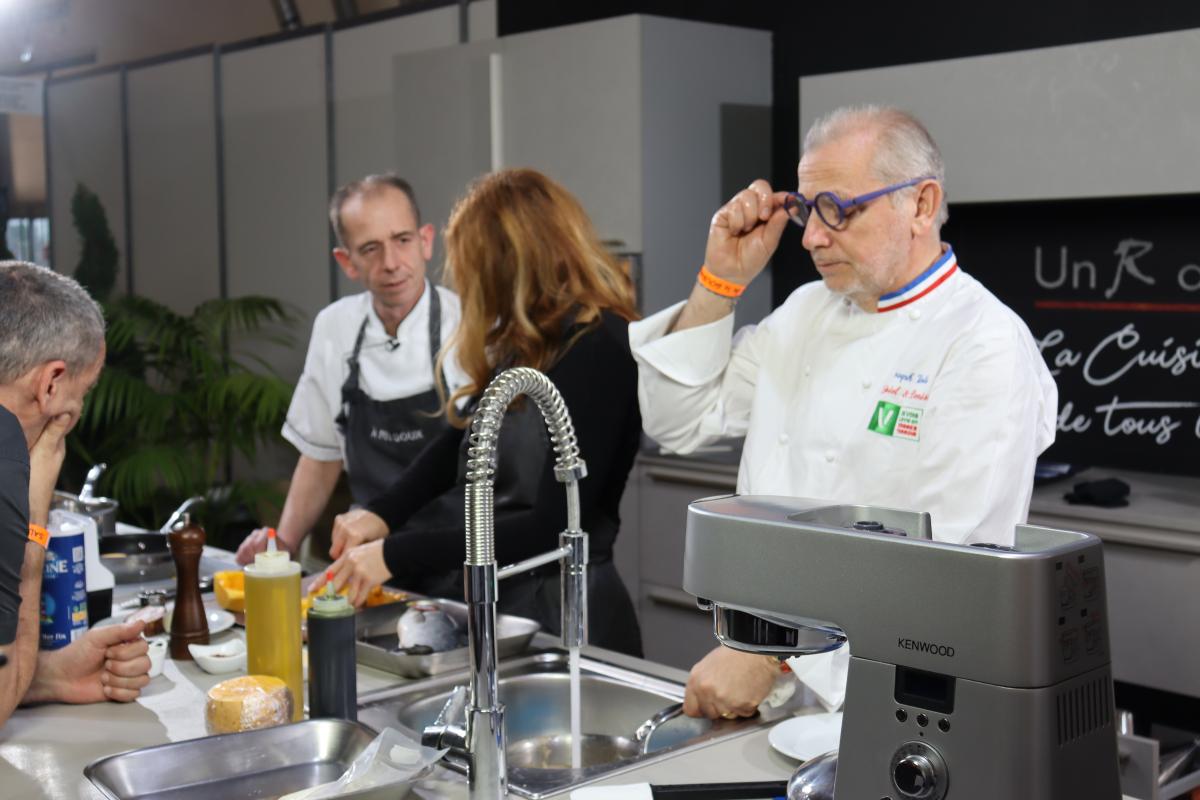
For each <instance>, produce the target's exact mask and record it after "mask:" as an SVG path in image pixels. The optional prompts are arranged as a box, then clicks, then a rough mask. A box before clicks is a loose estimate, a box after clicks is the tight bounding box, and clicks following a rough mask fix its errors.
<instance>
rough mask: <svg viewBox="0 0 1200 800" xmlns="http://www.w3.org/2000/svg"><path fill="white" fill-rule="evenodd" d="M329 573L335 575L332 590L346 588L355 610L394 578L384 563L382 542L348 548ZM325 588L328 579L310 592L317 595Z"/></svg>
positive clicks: (347, 597)
mask: <svg viewBox="0 0 1200 800" xmlns="http://www.w3.org/2000/svg"><path fill="white" fill-rule="evenodd" d="M326 573H327V574H328V573H333V588H334V589H335V590H336V591H339V592H340V591H341V590H342V587H343V586H344V587H346V599H347V600H349V601H350V602H351V603H352V604H353V605H354V607H355V608H362V607H363V604H364V603H366V602H367V596H368V595H369V594H370V593H371V590H372V589H374V588H375V587H376V586H379V585H380V584H381V583H383V582H384V581H386V580H387V579H388V578H390V577H392V573H391V572H390V571H389V570H388V568H387V564H386V563H384V560H383V539H376V540H375V541H373V542H367V543H366V544H361V545H359V546H358V547H352V548H349V549H348V550H346V551H345V552H344V553H342V556H341V558H339V559H338V560H337V561H335V562H333V564H332V565H331V566H330V567H329V568H328V569H327V570H326ZM324 585H325V580H324V579H321V580H320V581H319V582H318V583H316V584H314V585H313V588H312V589H310V590H309V591H310V592H316V591H318V590H320V589H321V588H323V587H324Z"/></svg>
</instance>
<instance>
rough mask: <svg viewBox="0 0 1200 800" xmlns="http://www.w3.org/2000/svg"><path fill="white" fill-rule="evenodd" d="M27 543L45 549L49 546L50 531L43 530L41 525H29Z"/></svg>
mask: <svg viewBox="0 0 1200 800" xmlns="http://www.w3.org/2000/svg"><path fill="white" fill-rule="evenodd" d="M29 541H31V542H33V543H34V544H40V545H41V546H42V547H46V546H48V545H49V544H50V531H48V530H46V529H45V528H43V527H42V526H41V525H34V524H33V523H32V522H31V523H29Z"/></svg>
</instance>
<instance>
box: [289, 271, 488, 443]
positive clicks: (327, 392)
mask: <svg viewBox="0 0 1200 800" xmlns="http://www.w3.org/2000/svg"><path fill="white" fill-rule="evenodd" d="M431 288H434V287H433V286H432V284H430V283H429V282H426V284H425V289H426V291H424V292H422V293H421V299H420V300H418V301H417V304H416V305H415V306H413V309H412V311H410V312H409V314H408V316H407V317H405V318H404V320H403V321H402V322H401V323H400V325H399V326H398V327H397V328H396V335H395V336H388V335H387V330H386V329H385V328H384V327H383V322H381V321H380V319H379V316H378V315H377V314H376V313H375V309H374V307H373V306H372V305H371V294H370V292H362V293H360V294H354V295H350V296H348V297H343V298H341V299H340V300H337V301H335V302H333V303H331V304H330V305H328V306H326V307H325V308H323V309H322V310H321V312H320V313H319V314H317V318H316V320H315V321H314V322H313V329H312V338H311V339H310V340H309V343H308V353H307V354H306V355H305V357H304V372H303V373H302V374H301V375H300V380H299V381H297V382H296V391H295V392H294V393H293V394H292V403H291V405H290V406H289V407H288V413H287V420H286V421H285V422H284V424H283V438H285V439H287V440H288V441H289V442H291V443H292V444H293V445H295V447H296V449H297V450H299V451H300V452H301V453H302V454H303V455H306V456H308V457H309V458H312V459H315V460H317V461H338V460H341V461H342V462H343V463H344V462H345V460H346V442H345V440H344V438H343V437H342V435H341V433H340V432H339V431H338V429H337V425H336V424H335V423H334V419H335V418H336V417H337V415H338V412H339V411H341V408H342V384H343V383H345V381H346V376H347V375H349V373H350V367H349V365H348V364H347V359H349V358H350V354H351V353H352V352H353V351H354V340H355V339H356V338H357V337H358V329H359V327H360V326H361V325H362V321H363V318H364V317H365V318H366V319H367V320H368V321H367V330H366V332H365V333H364V335H363V344H362V349H361V350H360V351H359V354H358V363H359V387H360V388H361V389H362V390H363V392H364V393H366V395H367V396H368V397H370V398H371V399H372V400H394V399H396V398H399V397H410V396H412V395H414V394H418V393H420V392H425V391H428V390H429V389H431V388H433V362H432V359H431V356H430V352H429V306H430V303H429V290H430V289H431ZM435 290H436V291H437V292H438V295H439V298H440V300H441V304H442V330H441V338H442V343H443V345H444V344H445V343H446V341H447V340H448V339H449V338H450V335H451V334H453V333H454V330H455V329H456V328H457V327H458V323H459V320H460V319H461V318H462V308H461V305H460V304H459V300H458V295H456V294H455V293H454V292H452V291H450V290H449V289H446V288H443V287H441V286H438V287H436V289H435ZM446 381H447V383H449V384H450V389H451V390H453V389H455V388H456V387H458V386H461V385H462V384H463V381H464V376H463V375H462V373H461V371H460V370H459V369H458V367H457V363H456V362H455V361H454V359H453V358H448V359H446Z"/></svg>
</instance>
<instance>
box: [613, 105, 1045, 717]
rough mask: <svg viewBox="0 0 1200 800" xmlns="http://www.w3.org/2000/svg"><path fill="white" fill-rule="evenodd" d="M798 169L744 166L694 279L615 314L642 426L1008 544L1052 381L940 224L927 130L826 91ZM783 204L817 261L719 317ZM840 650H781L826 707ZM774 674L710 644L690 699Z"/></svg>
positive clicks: (1029, 478) (742, 694) (750, 490)
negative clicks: (637, 313)
mask: <svg viewBox="0 0 1200 800" xmlns="http://www.w3.org/2000/svg"><path fill="white" fill-rule="evenodd" d="M797 174H798V178H799V187H798V189H797V191H796V192H782V191H776V190H774V189H773V188H772V187H771V186H770V185H768V184H767V182H766V181H763V180H757V181H755V182H754V183H752V184H751V185H750V186H749V188H747V189H744V190H742V191H741V192H739V193H738V194H737V195H736V196H735V197H734V198H733V199H732V200H730V201H729V202H728V203H726V204H725V205H724V206H722V207H721V209H720V210H719V211H717V213H716V215H715V216H714V217H713V219H712V224H711V226H710V228H709V234H708V244H707V247H706V249H705V256H704V257H705V262H704V266H703V268H702V269H701V270H700V275H699V277H698V279H697V283H696V285H695V286H694V287H693V289H692V293H691V296H690V297H689V299H688V300H687V301H686V302H685V303H680V304H678V305H676V306H673V307H671V308H668V309H665V310H664V311H662V312H660V313H658V314H655V315H653V316H651V317H648V318H646V319H645V320H643V321H641V322H637V323H633V324H631V325H630V328H629V335H630V341H631V344H632V348H633V354H634V357H635V358H636V359H637V361H638V368H639V399H640V402H641V410H642V420H643V424H644V426H645V429H646V432H647V433H648V434H649V435H650V436H652V437H653V438H654V439H656V440H657V441H658V442H659V443H660V444H661V445H662V446H663V447H664V448H666V449H668V450H670V451H674V452H676V453H690V452H693V451H695V450H696V448H698V447H700V446H701V445H704V444H705V443H708V442H711V441H713V440H715V439H717V438H720V437H724V436H744V437H745V440H746V441H745V447H744V449H743V451H742V459H741V464H740V466H739V469H738V481H737V490H738V492H739V493H741V494H768V495H783V496H791V497H808V498H816V499H821V500H829V501H832V502H836V503H853V504H869V505H877V506H885V507H892V508H901V509H911V510H917V511H928V512H930V514H931V515H932V518H933V535H934V538H935V539H938V540H941V541H948V542H958V543H965V544H970V543H988V542H990V543H996V544H1012V541H1013V535H1014V526H1015V525H1017V524H1018V523H1022V522H1024V521H1025V519H1026V516H1027V514H1028V511H1029V500H1030V495H1031V492H1032V488H1033V470H1034V463H1035V460H1036V458H1037V455H1038V454H1039V453H1041V452H1042V451H1043V450H1045V449H1046V448H1047V447H1048V446H1049V445H1050V444H1051V443H1052V442H1053V441H1054V433H1055V426H1056V416H1057V409H1058V396H1057V390H1056V388H1055V385H1054V380H1053V379H1052V378H1051V377H1050V373H1049V371H1048V370H1047V368H1046V365H1045V363H1044V362H1043V360H1042V358H1041V355H1040V353H1039V351H1038V348H1037V345H1036V344H1035V342H1034V340H1033V337H1032V336H1031V335H1030V333H1029V329H1028V328H1027V327H1026V325H1025V323H1024V322H1023V321H1022V320H1021V319H1020V318H1019V317H1018V316H1017V315H1016V314H1015V313H1013V312H1012V311H1011V310H1010V309H1009V308H1007V307H1006V306H1005V305H1004V304H1003V303H1001V302H1000V301H999V300H998V299H996V297H995V296H993V295H992V294H991V293H990V292H989V291H988V290H987V289H985V288H984V287H983V286H982V285H981V284H980V283H979V282H978V281H976V280H975V279H974V278H972V277H971V276H969V275H967V274H966V273H964V272H963V271H962V270H961V269H959V267H958V262H957V258H956V256H955V253H954V251H953V250H952V249H951V248H950V246H949V245H948V244H946V243H944V242H943V241H942V240H941V227H942V224H943V223H944V222H945V221H946V219H947V216H948V215H947V211H946V203H945V195H944V188H943V187H944V185H945V168H944V166H943V163H942V158H941V154H940V153H939V151H938V148H937V145H936V144H935V143H934V141H933V139H932V138H931V137H930V135H929V133H928V132H927V131H926V130H925V127H924V126H923V125H922V124H921V123H920V122H919V121H918V120H917V119H915V118H914V117H913V116H912V115H910V114H908V113H906V112H903V111H900V110H897V109H893V108H881V107H877V106H864V107H853V108H841V109H838V110H836V111H833V112H832V113H830V114H828V115H827V116H825V117H823V118H821V119H820V120H818V121H817V122H816V123H814V125H813V126H812V128H811V129H810V130H809V131H808V133H807V135H806V136H805V140H804V154H803V157H802V158H801V160H800V166H799V169H798V170H797ZM789 221H790V222H791V223H793V224H796V225H798V226H800V227H802V228H803V230H804V240H803V242H804V247H805V249H806V250H808V251H809V253H810V254H811V256H812V259H813V263H814V265H815V266H816V268H817V272H818V273H819V275H820V277H821V280H820V281H813V282H811V283H807V284H805V285H803V286H801V287H800V288H798V289H797V290H796V291H795V292H793V293H792V294H791V296H790V297H788V299H787V300H786V301H785V302H784V303H783V305H782V306H780V307H779V308H777V309H776V310H775V311H774V312H772V313H771V314H770V315H769V316H767V317H766V318H765V319H763V320H762V322H760V323H759V324H758V325H755V326H751V327H749V328H746V329H743V330H742V331H740V332H738V334H737V335H736V336H734V334H733V313H732V312H733V307H734V304H735V303H736V299H737V296H738V295H739V294H740V293H741V291H742V290H743V288H744V287H745V286H746V284H748V283H750V281H751V280H753V279H754V278H755V276H757V275H758V274H759V273H760V272H761V271H762V270H763V268H764V267H765V266H766V264H767V261H768V260H769V259H770V257H771V255H772V254H773V253H774V251H775V249H776V247H777V246H778V244H779V239H780V237H781V236H782V234H783V231H784V229H785V228H786V227H787V225H788V223H789ZM829 566H830V569H835V570H838V571H842V572H844V573H845V575H846V579H847V580H854V579H855V575H854V570H853V566H852V565H844V564H831V565H829ZM746 579H747V580H752V579H753V577H752V576H746ZM863 591H864V592H869V591H870V586H867V585H864V587H863ZM879 601H880V602H881V603H886V602H889V598H883V597H881V598H879ZM834 621H835V622H836V620H834ZM852 645H853V643H851V646H852ZM845 651H846V649H845V648H842V650H841V651H838V652H836V653H833V654H826V655H820V656H805V657H803V658H797V659H792V660H791V662H790V663H791V665H792V669H793V670H794V671H795V672H796V673H797V677H800V678H801V679H802V680H803V681H804V682H805V683H806V684H808V686H809V687H810V688H812V689H813V690H815V691H816V693H817V696H818V697H819V698H820V699H821V700H822V702H824V703H825V704H826V705H827V706H828V707H830V708H833V707H836V706H838V705H840V704H841V702H842V699H843V697H844V693H845V664H846V663H847V659H848V656H847V655H846V652H845ZM779 675H780V666H779V663H778V662H777V661H775V660H774V659H772V658H768V657H765V656H758V655H750V654H746V653H740V652H737V651H734V650H729V649H725V648H721V647H718V648H717V649H715V650H713V651H712V652H710V653H709V654H708V655H707V656H705V657H704V659H703V660H701V661H700V662H699V663H698V664H697V665H696V666H695V667H694V668H693V670H692V674H691V677H690V679H689V682H688V688H687V697H686V699H685V711H686V712H687V713H688V714H690V715H692V716H700V715H702V716H707V717H725V718H730V719H732V718H734V717H736V716H749V715H751V714H753V713H754V712H755V710H756V708H757V706H758V704H759V703H760V702H761V701H762V700H763V699H764V698H765V697H766V696H767V695H768V692H770V690H771V689H772V687H773V686H775V685H776V682H777V679H778V678H779ZM779 688H787V689H791V688H794V683H780V687H779Z"/></svg>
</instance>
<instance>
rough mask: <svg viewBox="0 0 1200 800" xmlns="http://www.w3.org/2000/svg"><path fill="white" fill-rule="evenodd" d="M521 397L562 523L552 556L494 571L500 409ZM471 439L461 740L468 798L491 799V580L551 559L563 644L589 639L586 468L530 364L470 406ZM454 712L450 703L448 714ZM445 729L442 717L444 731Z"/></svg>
mask: <svg viewBox="0 0 1200 800" xmlns="http://www.w3.org/2000/svg"><path fill="white" fill-rule="evenodd" d="M522 395H525V396H528V397H529V398H530V399H532V400H533V401H534V403H536V404H537V407H538V410H539V411H541V413H542V417H543V419H544V420H545V422H546V427H547V429H548V430H549V432H550V443H551V444H552V445H553V447H554V453H555V462H554V476H555V478H557V479H558V480H559V481H560V482H562V483H565V484H566V491H567V527H566V530H564V531H563V532H562V533H561V534H559V549H558V550H557V551H551V552H552V554H553V555H550V554H544V556H535V557H534V558H530V559H526V560H525V561H523V562H521V563H519V564H514V565H512V566H509V567H505V568H504V569H503V570H500V569H498V567H497V564H496V548H495V518H494V514H495V506H494V497H493V476H494V474H495V471H496V457H497V452H496V451H497V446H498V443H499V439H500V426H501V423H502V422H503V421H504V414H505V412H506V411H507V410H508V406H509V404H511V403H512V401H513V400H515V399H517V397H520V396H522ZM469 443H470V448H469V450H468V453H467V456H468V460H467V475H466V477H467V487H466V519H465V522H466V537H467V541H466V561H465V562H464V565H463V590H464V595H465V596H466V601H467V647H468V654H469V658H470V665H471V683H470V686H469V695H468V696H469V700H468V702H467V705H466V727H465V737H463V738H465V750H466V751H467V777H468V782H469V785H470V796H471V798H472V800H484V799H485V798H486V800H495V798H497V797H503V796H504V795H506V794H507V793H508V768H507V764H506V762H505V753H504V751H505V744H506V742H505V734H504V706H503V704H501V703H500V693H499V684H498V679H497V664H496V600H497V596H498V587H497V584H498V582H499V579H500V578H501V577H508V576H510V575H515V574H518V573H520V572H524V571H526V570H528V569H532V568H534V567H536V566H540V565H541V564H545V563H549V562H550V561H553V560H554V559H555V558H557V559H558V560H559V562H560V564H561V569H562V589H561V591H562V597H561V599H562V641H563V645H564V646H566V647H580V646H582V645H585V644H587V546H588V537H587V534H586V533H584V531H583V530H582V528H581V521H580V508H579V481H580V480H582V479H583V478H584V477H586V476H587V465H586V464H585V463H584V461H583V459H582V458H580V457H579V444H578V442H577V441H576V438H575V428H574V426H573V425H572V424H571V416H570V414H569V413H568V411H567V406H566V403H564V402H563V399H562V395H560V394H559V393H558V389H556V388H555V387H554V384H553V383H551V381H550V379H549V378H547V377H546V376H545V375H543V374H542V373H540V372H538V371H537V370H535V369H530V368H528V367H516V368H514V369H509V370H506V371H504V372H502V373H501V374H500V375H499V376H497V377H496V378H495V379H494V380H493V381H492V382H491V384H489V385H488V387H487V389H486V390H485V391H484V393H483V397H482V398H481V399H480V401H479V405H478V407H477V408H476V410H475V417H474V419H473V421H472V423H471V434H470V439H469ZM545 556H550V557H549V558H548V559H547V558H546V557H545ZM451 702H453V699H452V700H451ZM452 712H453V710H451V709H450V707H449V705H448V706H447V717H449V715H450V714H451V713H452ZM455 716H457V714H455ZM445 731H446V724H445V721H443V725H442V732H443V734H444V732H445ZM430 734H431V736H432V735H435V732H434V731H430ZM454 738H458V737H454Z"/></svg>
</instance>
